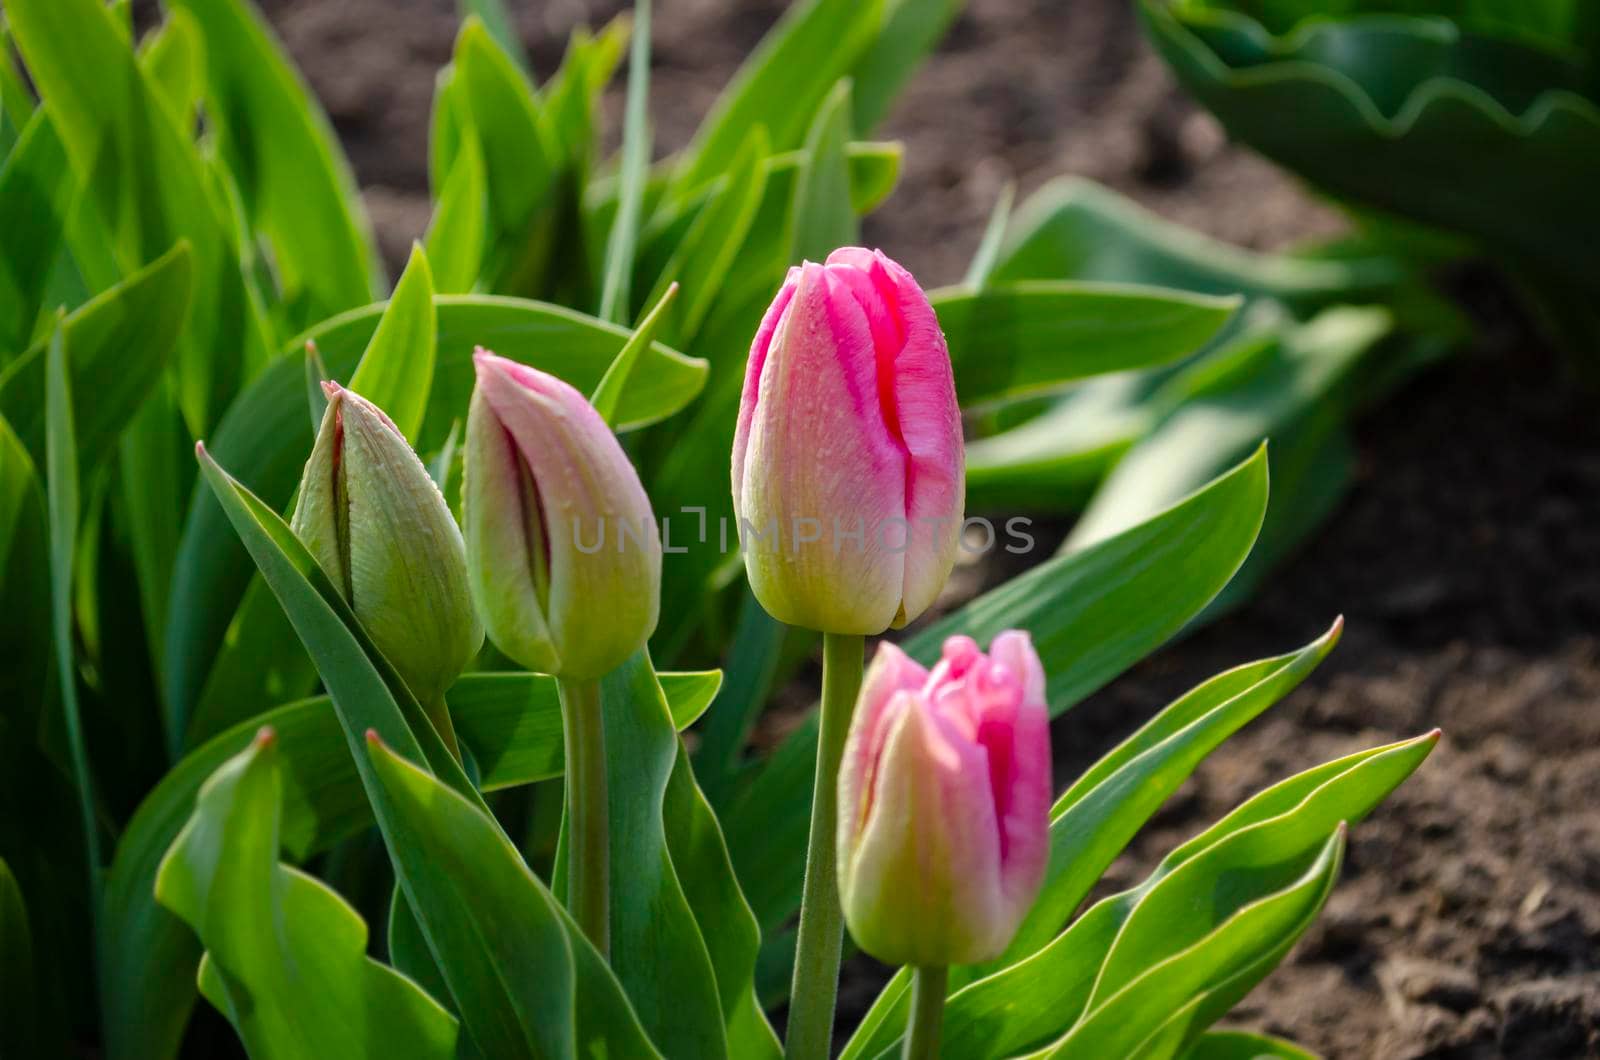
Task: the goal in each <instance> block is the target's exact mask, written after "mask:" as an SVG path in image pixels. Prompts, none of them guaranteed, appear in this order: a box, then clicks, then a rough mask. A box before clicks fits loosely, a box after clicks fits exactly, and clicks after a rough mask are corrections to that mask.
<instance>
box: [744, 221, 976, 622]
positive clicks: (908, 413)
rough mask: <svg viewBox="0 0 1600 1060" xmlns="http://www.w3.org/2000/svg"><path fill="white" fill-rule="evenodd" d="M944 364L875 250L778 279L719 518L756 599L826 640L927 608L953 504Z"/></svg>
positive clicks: (906, 283) (954, 474)
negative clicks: (729, 508)
mask: <svg viewBox="0 0 1600 1060" xmlns="http://www.w3.org/2000/svg"><path fill="white" fill-rule="evenodd" d="M965 490H966V481H965V472H964V451H963V449H962V443H961V413H960V410H959V408H958V407H957V405H956V393H955V383H954V381H953V379H952V376H951V371H950V352H949V349H948V348H947V347H946V346H945V341H944V335H943V333H942V332H940V330H939V321H938V319H937V318H936V317H935V316H934V313H933V307H932V306H930V305H929V304H928V299H927V297H926V296H925V295H924V294H923V293H922V289H921V288H920V287H918V286H917V282H916V280H914V279H912V277H911V274H910V273H908V272H907V271H906V270H905V269H903V268H901V267H900V266H899V265H897V264H895V263H894V262H893V261H890V260H889V259H888V258H887V257H885V256H884V254H883V253H882V252H881V251H867V250H863V249H860V248H859V247H847V248H844V249H841V250H836V251H834V252H833V253H832V254H830V255H829V256H828V261H827V263H826V264H825V265H817V264H814V263H812V262H807V263H805V264H804V265H802V266H801V267H799V268H797V269H791V270H790V271H789V278H788V280H787V281H786V282H785V283H784V285H783V288H782V289H781V290H780V291H779V292H778V296H777V298H776V299H774V301H773V303H772V306H771V308H769V309H768V310H767V315H766V318H765V319H764V320H763V321H762V322H761V327H760V329H759V330H758V331H757V332H756V337H755V342H754V344H753V345H752V346H751V348H750V360H749V364H748V365H747V367H746V369H745V379H744V395H743V399H742V401H741V403H740V406H739V423H738V427H737V432H736V434H735V437H734V443H733V507H734V511H735V513H736V514H737V516H738V518H739V534H740V538H741V543H742V546H743V549H744V553H745V569H746V571H747V572H748V574H749V577H750V587H751V589H752V590H753V591H754V592H755V595H756V599H758V600H760V601H761V605H762V606H763V607H765V608H766V609H767V611H768V612H770V613H771V614H772V615H773V617H775V618H778V619H780V620H782V621H784V622H788V623H790V624H792V625H798V626H805V627H808V628H810V629H818V630H822V631H823V632H827V633H859V634H872V633H881V632H882V631H883V630H885V629H887V628H889V627H890V626H894V627H896V628H898V627H900V626H903V625H905V624H906V623H907V622H909V621H911V620H912V619H914V618H916V617H917V616H918V615H920V614H921V613H922V612H923V611H924V610H926V609H927V607H928V605H929V604H931V603H932V602H933V599H934V597H935V596H937V595H938V593H939V590H940V588H941V587H943V585H944V582H945V579H946V578H948V577H949V576H950V568H951V567H952V566H954V564H955V558H956V547H957V544H958V542H959V539H960V533H961V519H962V505H963V503H964V501H965Z"/></svg>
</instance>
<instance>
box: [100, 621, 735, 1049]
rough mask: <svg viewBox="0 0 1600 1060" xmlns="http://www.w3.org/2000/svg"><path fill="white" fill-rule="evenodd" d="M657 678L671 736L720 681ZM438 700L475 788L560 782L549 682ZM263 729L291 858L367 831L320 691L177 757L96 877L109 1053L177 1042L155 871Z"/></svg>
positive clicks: (503, 679)
mask: <svg viewBox="0 0 1600 1060" xmlns="http://www.w3.org/2000/svg"><path fill="white" fill-rule="evenodd" d="M263 591H265V590H263ZM267 602H268V603H270V604H272V605H273V606H277V605H276V602H275V601H274V600H271V599H270V598H268V599H267ZM660 676H661V683H662V687H663V688H664V689H665V691H666V693H667V701H668V703H669V704H670V707H671V710H672V719H673V723H674V725H676V726H677V727H678V728H679V729H683V728H686V727H687V726H689V725H690V724H692V723H693V722H694V721H695V719H696V718H698V717H699V716H700V715H701V713H702V712H704V710H705V709H706V707H707V706H708V705H709V704H710V702H711V700H712V698H713V697H714V696H715V695H716V693H717V689H718V687H719V685H720V683H721V682H720V677H719V675H718V674H717V673H716V672H715V671H710V672H706V673H683V674H679V673H669V674H662V675H660ZM448 699H449V704H450V713H451V717H452V719H453V721H454V724H455V727H456V735H457V737H458V738H459V739H460V740H461V742H462V744H463V745H465V747H466V748H467V750H468V751H469V752H470V753H471V755H472V758H473V760H474V761H476V762H477V763H478V765H479V767H480V769H481V783H482V786H483V788H484V790H487V791H492V790H495V789H498V788H506V787H514V786H520V785H524V784H531V783H534V782H536V781H540V780H547V779H550V778H552V777H558V776H560V775H561V766H562V736H561V708H560V701H559V699H558V696H557V693H556V683H555V680H554V679H553V678H550V677H545V676H543V675H539V674H526V673H503V674H501V673H494V674H489V673H485V674H467V675H465V676H464V677H462V678H461V680H460V681H459V682H457V683H456V685H455V687H453V688H452V689H451V690H450V692H449V695H448ZM262 726H269V727H271V728H272V730H273V731H274V732H275V733H276V735H277V749H278V750H277V754H278V756H279V758H280V760H281V762H282V763H283V819H282V825H281V831H280V836H281V840H282V845H283V847H284V848H285V849H286V850H287V851H288V852H289V855H290V857H291V858H292V859H293V860H297V861H298V860H304V859H305V858H308V857H310V856H311V855H313V854H315V853H318V852H320V851H324V850H327V849H328V848H329V847H331V846H333V845H334V844H335V843H337V842H338V841H340V840H342V839H347V838H349V837H351V836H354V835H356V834H358V833H360V832H361V831H362V830H364V829H366V828H369V827H371V825H372V808H371V806H370V805H369V804H368V802H367V798H366V795H365V793H364V791H363V789H362V786H361V778H360V776H359V775H358V774H357V773H356V768H355V763H354V762H353V761H352V760H351V757H350V753H349V751H348V750H347V749H346V744H345V742H344V741H343V739H342V738H341V732H340V727H339V720H338V718H337V716H336V715H335V714H334V711H333V708H332V705H331V703H330V701H329V699H328V697H327V696H317V697H315V698H312V699H305V700H301V701H299V702H296V703H291V704H288V705H285V706H281V707H278V708H276V709H274V710H271V711H268V712H267V713H265V714H261V715H259V716H258V717H254V718H251V719H249V720H246V721H241V722H239V723H238V724H236V725H234V726H233V727H232V728H230V729H228V730H227V731H226V732H223V733H221V734H219V735H218V736H215V737H213V738H212V739H211V740H209V741H208V742H206V743H205V744H204V745H202V746H200V747H199V748H197V749H195V750H193V751H191V752H190V753H189V754H188V755H186V756H185V757H184V758H183V759H182V761H180V762H179V763H178V764H177V765H176V766H174V767H173V769H172V770H170V771H169V772H168V773H167V775H166V776H165V777H163V778H162V780H161V783H159V784H158V785H156V787H155V788H154V789H153V790H152V791H151V792H150V794H149V795H147V796H146V797H145V799H144V801H143V802H142V803H141V804H140V806H139V809H138V811H137V812H136V813H135V814H134V816H133V818H132V820H130V821H129V823H128V827H127V830H126V831H125V832H124V833H123V836H122V840H121V842H120V843H119V844H118V845H117V852H116V859H115V861H114V862H113V864H112V866H111V871H110V873H109V875H108V877H107V888H106V895H107V900H106V930H105V932H104V937H105V962H106V969H107V973H106V979H105V981H106V983H107V991H108V993H107V996H106V998H105V1001H104V1010H105V1019H104V1023H105V1027H106V1033H107V1035H108V1037H109V1038H110V1040H111V1042H112V1045H113V1050H112V1051H113V1053H114V1054H115V1055H117V1056H122V1057H165V1056H170V1055H171V1054H172V1052H173V1051H174V1050H175V1049H176V1047H177V1043H178V1040H179V1038H180V1036H181V1035H182V1032H183V1026H184V1023H185V1021H186V1020H187V1018H188V1013H189V1008H190V1006H191V1005H192V1004H193V1000H194V978H195V969H196V967H197V964H198V962H199V960H200V950H199V947H198V946H197V945H196V944H195V942H194V937H193V935H192V934H191V933H190V931H189V930H188V928H186V927H185V926H184V925H183V924H182V923H181V922H180V921H178V920H177V919H176V918H175V917H173V916H172V914H170V913H169V912H167V911H166V910H165V909H162V908H160V907H159V906H157V905H156V904H155V901H154V890H153V888H154V882H155V875H156V871H157V867H158V865H159V863H160V860H161V858H162V856H163V854H164V853H165V851H166V850H167V848H168V847H169V846H170V845H171V843H172V841H173V839H174V838H175V837H176V836H177V834H178V831H179V829H180V828H182V826H183V824H184V822H185V821H186V820H187V819H188V816H189V814H190V812H191V810H192V808H193V806H194V800H195V796H196V793H197V792H198V791H199V789H200V786H201V785H202V784H203V783H204V781H205V780H206V778H207V777H209V776H210V775H211V774H212V773H213V772H214V771H215V770H216V769H217V768H219V767H220V766H221V765H222V764H223V763H224V762H226V761H227V760H228V759H229V758H231V757H233V756H234V755H237V754H239V753H240V752H242V751H243V750H245V749H246V748H248V747H249V745H250V742H251V740H252V739H253V738H254V736H255V734H256V732H257V731H258V730H259V728H260V727H262Z"/></svg>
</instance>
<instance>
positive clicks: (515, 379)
mask: <svg viewBox="0 0 1600 1060" xmlns="http://www.w3.org/2000/svg"><path fill="white" fill-rule="evenodd" d="M473 363H474V364H475V365H476V366H477V371H478V385H477V388H476V389H475V390H474V391H473V393H472V405H471V408H470V409H469V411H468V413H467V443H466V470H465V473H464V474H465V477H464V480H463V482H464V484H463V487H462V488H463V500H462V508H463V512H462V517H463V523H464V525H465V528H466V539H467V557H468V566H469V567H470V569H471V580H472V595H473V599H474V600H475V601H476V602H477V605H478V611H479V613H480V614H481V615H482V616H483V620H484V624H485V625H487V626H488V628H489V639H490V640H492V641H494V643H495V644H496V645H497V646H499V648H500V650H501V651H503V652H505V653H506V654H507V655H508V656H510V657H511V658H512V659H515V660H516V661H517V662H519V663H521V664H522V665H523V666H526V667H527V668H528V669H530V670H539V671H543V672H545V673H549V674H556V675H558V676H562V677H569V678H575V679H578V680H587V679H593V678H598V677H602V676H604V675H605V674H606V673H608V672H610V671H611V670H613V669H615V668H616V667H617V666H618V665H620V664H621V663H622V662H623V661H624V660H625V659H627V657H628V656H630V655H632V654H633V653H634V652H635V651H637V650H639V648H641V647H643V646H644V644H645V641H647V640H648V639H649V637H650V634H651V633H652V632H654V631H655V628H656V615H657V611H658V605H659V601H658V597H659V595H660V591H661V535H660V532H659V531H658V530H657V528H656V524H655V516H654V514H653V513H652V512H651V509H650V498H648V497H647V496H645V492H644V487H643V486H641V485H640V484H639V475H638V473H637V472H636V471H634V469H633V465H632V464H630V463H629V462H628V457H627V455H626V454H624V453H623V451H622V446H621V445H619V444H618V443H617V439H616V436H615V435H613V434H612V433H611V429H610V428H609V427H607V426H606V423H605V421H604V420H603V419H601V417H600V414H599V413H598V412H596V411H595V409H594V406H592V405H590V404H589V402H588V401H587V400H585V399H584V396H583V395H582V394H580V393H578V391H576V390H574V389H573V388H572V387H570V386H568V385H567V384H566V383H564V382H562V381H561V380H560V379H557V378H556V377H555V376H552V375H546V374H545V373H544V372H541V371H538V370H537V369H534V368H529V367H528V366H527V365H524V364H519V363H517V362H516V361H509V360H506V359H505V358H504V357H496V356H495V355H494V354H492V353H489V352H487V351H485V350H479V351H478V352H477V353H475V354H474V355H473Z"/></svg>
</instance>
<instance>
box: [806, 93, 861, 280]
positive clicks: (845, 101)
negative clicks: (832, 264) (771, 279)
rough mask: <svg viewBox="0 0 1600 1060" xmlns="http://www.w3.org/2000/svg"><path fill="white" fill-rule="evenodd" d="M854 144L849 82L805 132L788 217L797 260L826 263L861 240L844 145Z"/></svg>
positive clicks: (827, 100) (831, 97)
mask: <svg viewBox="0 0 1600 1060" xmlns="http://www.w3.org/2000/svg"><path fill="white" fill-rule="evenodd" d="M849 142H850V82H849V81H841V82H839V83H838V84H837V85H834V86H833V89H832V90H831V91H830V92H829V93H828V95H827V98H825V99H824V100H823V101H822V105H821V106H820V107H818V108H817V116H816V119H815V120H814V121H813V122H812V123H811V128H810V129H808V130H807V131H806V140H805V146H804V148H803V149H802V157H803V159H804V161H803V162H802V163H801V165H800V170H799V173H798V176H797V179H796V180H795V186H794V206H793V208H792V212H791V214H790V222H789V223H790V235H789V240H790V253H789V260H790V261H791V262H793V261H804V260H811V261H822V260H824V259H826V258H827V256H828V255H829V254H831V253H832V252H833V251H834V249H835V248H836V247H846V246H853V245H854V244H856V243H858V242H860V228H859V226H858V225H857V224H856V214H855V211H854V210H853V209H852V208H851V206H850V170H849V167H848V166H847V165H846V163H845V147H846V145H847V144H849Z"/></svg>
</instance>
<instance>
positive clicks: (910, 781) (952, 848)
mask: <svg viewBox="0 0 1600 1060" xmlns="http://www.w3.org/2000/svg"><path fill="white" fill-rule="evenodd" d="M895 698H896V700H897V701H898V702H899V706H898V709H896V708H894V707H891V708H890V709H891V710H892V711H894V713H895V714H896V718H895V723H894V726H893V728H892V730H891V731H890V733H889V734H888V737H887V739H886V741H885V743H884V748H883V752H882V757H881V760H880V762H879V764H878V769H877V772H876V779H875V783H874V791H873V795H872V810H871V813H870V815H869V816H868V819H867V822H866V827H865V829H864V830H863V832H862V835H861V841H860V843H859V844H858V845H857V847H856V850H855V852H854V856H853V859H852V861H851V862H850V864H849V865H848V866H847V868H846V871H845V872H844V873H843V876H842V886H841V900H842V902H843V906H844V910H845V917H846V919H847V921H848V922H849V925H850V932H851V934H852V935H853V936H854V937H855V940H856V941H857V942H858V943H859V944H860V945H861V948H862V949H864V950H866V951H867V952H868V953H870V954H872V955H873V956H874V957H877V958H878V959H879V960H882V961H886V962H889V963H891V964H914V965H941V964H967V963H972V962H976V961H981V960H987V959H988V958H990V957H993V956H995V955H996V954H997V953H999V952H1000V951H1001V950H1002V949H1004V947H1005V945H1006V943H1007V942H1008V941H1010V934H1011V932H1012V931H1014V930H1015V922H1014V921H1012V920H1011V919H1010V918H1009V917H1008V916H1007V915H1006V908H1005V902H1004V900H1003V898H1002V894H1001V885H1000V878H999V865H1000V859H999V854H998V850H997V848H998V845H999V836H998V834H997V833H996V830H995V822H994V816H993V812H992V809H991V803H990V800H989V792H988V786H989V775H988V773H989V771H988V762H987V760H986V758H985V755H984V752H983V749H982V748H981V747H979V746H978V745H976V744H974V743H972V742H970V741H968V740H967V739H965V738H963V736H962V734H961V733H960V732H958V731H957V730H956V729H955V728H954V727H953V726H952V725H951V724H950V722H949V721H948V720H947V719H944V718H941V717H940V716H939V715H938V713H937V712H936V711H934V710H931V709H929V707H928V704H926V703H925V702H924V701H923V699H922V698H921V697H920V696H918V695H917V694H916V693H911V692H900V693H898V694H897V695H896V697H895Z"/></svg>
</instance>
